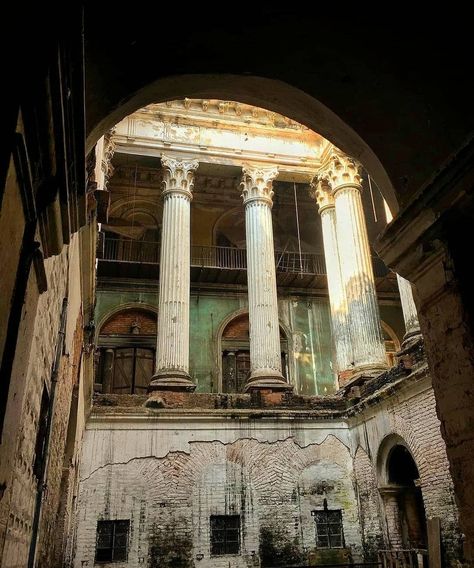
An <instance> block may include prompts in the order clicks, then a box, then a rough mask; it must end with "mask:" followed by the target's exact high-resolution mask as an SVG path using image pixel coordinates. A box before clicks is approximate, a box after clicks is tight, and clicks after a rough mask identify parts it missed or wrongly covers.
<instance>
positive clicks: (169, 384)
mask: <svg viewBox="0 0 474 568" xmlns="http://www.w3.org/2000/svg"><path fill="white" fill-rule="evenodd" d="M161 164H162V166H163V199H164V205H163V225H162V235H161V258H160V297H159V302H158V336H157V346H156V373H155V374H154V376H153V378H152V381H151V384H150V387H149V390H151V391H152V390H178V391H179V390H186V391H191V390H194V389H195V388H196V385H195V384H194V383H193V382H192V380H191V378H190V376H189V373H188V371H189V295H190V273H189V271H190V247H191V244H190V241H191V233H190V213H191V211H190V209H191V199H192V189H193V185H194V172H195V170H196V169H197V167H198V165H199V163H198V162H197V160H182V161H181V160H177V159H174V158H171V157H167V156H162V158H161Z"/></svg>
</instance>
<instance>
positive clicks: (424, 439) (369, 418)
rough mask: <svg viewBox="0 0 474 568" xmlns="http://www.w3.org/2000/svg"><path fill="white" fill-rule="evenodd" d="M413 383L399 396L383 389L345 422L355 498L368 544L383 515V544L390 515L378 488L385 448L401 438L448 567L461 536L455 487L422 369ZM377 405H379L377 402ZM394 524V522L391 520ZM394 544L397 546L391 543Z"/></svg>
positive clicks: (374, 537) (383, 473)
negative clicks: (438, 531) (359, 501)
mask: <svg viewBox="0 0 474 568" xmlns="http://www.w3.org/2000/svg"><path fill="white" fill-rule="evenodd" d="M419 374H420V378H419V379H418V380H416V381H407V382H406V384H405V385H404V386H402V387H401V388H400V389H399V390H398V391H397V392H395V393H394V392H393V391H392V392H390V387H387V388H386V389H385V394H383V392H384V391H383V390H382V393H378V394H376V395H374V396H373V399H372V401H371V399H370V397H369V399H368V400H367V401H366V402H365V403H361V404H360V408H359V410H360V413H357V414H356V415H354V416H353V418H351V419H350V420H349V425H350V427H351V439H352V443H353V444H354V446H353V451H355V460H354V467H355V473H356V478H357V483H358V486H359V495H360V496H361V497H362V498H363V499H364V503H365V504H364V510H365V511H366V513H364V517H365V518H366V519H367V522H365V527H364V533H365V538H366V542H367V543H368V541H371V540H373V541H374V542H376V541H377V540H378V538H379V535H380V534H381V533H380V530H379V529H378V527H377V526H376V525H375V524H374V519H375V517H374V515H375V514H376V512H377V510H379V511H381V512H382V523H381V526H382V528H383V530H384V533H385V542H386V543H387V544H388V542H387V522H388V524H390V523H391V519H390V518H388V519H387V518H386V517H387V516H388V517H390V515H391V514H392V513H393V511H392V510H391V509H390V507H389V506H387V507H384V505H383V503H382V500H381V497H380V493H379V491H378V487H381V486H384V485H386V484H387V483H388V481H387V473H386V458H387V449H388V448H389V447H390V442H391V440H392V439H398V438H400V439H401V441H402V443H404V444H405V445H406V447H407V448H408V449H409V451H410V453H411V455H412V456H413V459H414V461H415V463H416V465H417V468H418V472H419V474H420V482H421V491H422V495H423V503H424V507H425V513H426V518H427V519H430V518H436V517H438V518H440V519H441V539H442V547H443V555H444V558H445V561H446V562H448V563H449V562H451V561H453V562H454V561H455V559H456V558H460V557H461V535H460V532H459V527H458V514H457V509H456V505H455V501H454V488H453V482H452V479H451V476H450V471H449V464H448V459H447V455H446V446H445V443H444V440H443V438H442V436H441V430H440V422H439V420H438V418H437V414H436V401H435V398H434V393H433V390H432V388H431V380H430V377H429V375H428V374H427V370H426V367H425V369H424V370H423V369H422V370H420V372H419ZM376 400H377V402H376ZM392 521H393V519H392ZM393 522H395V521H393ZM392 544H396V543H393V542H392Z"/></svg>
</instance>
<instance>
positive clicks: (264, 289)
mask: <svg viewBox="0 0 474 568" xmlns="http://www.w3.org/2000/svg"><path fill="white" fill-rule="evenodd" d="M277 173H278V171H277V170H276V169H275V168H272V169H267V170H265V169H255V168H248V167H244V168H243V178H242V179H243V181H242V186H243V198H244V204H245V227H246V238H247V280H248V296H249V321H250V376H249V378H248V382H247V387H246V390H253V389H267V388H268V389H272V390H281V389H287V390H289V389H291V387H290V386H289V385H288V383H287V382H286V381H285V379H284V378H283V375H282V372H281V348H280V326H279V321H278V302H277V289H276V273H275V253H274V248H273V226H272V213H271V206H272V200H271V198H272V195H273V191H272V190H271V182H272V179H273V178H274V177H275V176H276V175H277Z"/></svg>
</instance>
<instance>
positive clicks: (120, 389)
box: [96, 308, 156, 394]
mask: <svg viewBox="0 0 474 568" xmlns="http://www.w3.org/2000/svg"><path fill="white" fill-rule="evenodd" d="M155 346H156V314H154V313H153V312H150V311H148V310H143V309H135V308H133V309H126V310H123V311H121V312H118V313H116V314H114V315H113V316H111V317H110V318H109V319H108V320H107V321H106V322H105V324H104V325H103V326H102V328H101V330H100V333H99V339H98V350H99V358H98V362H97V368H96V390H98V391H100V392H103V393H113V394H140V393H142V394H144V393H146V392H147V388H148V385H149V384H150V380H151V377H152V375H153V371H154V361H155Z"/></svg>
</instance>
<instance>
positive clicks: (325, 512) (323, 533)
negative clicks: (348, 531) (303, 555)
mask: <svg viewBox="0 0 474 568" xmlns="http://www.w3.org/2000/svg"><path fill="white" fill-rule="evenodd" d="M311 515H312V516H313V517H314V525H315V532H316V548H323V549H327V550H330V549H336V548H345V542H344V523H343V517H342V509H328V508H327V507H324V509H316V510H314V511H312V512H311ZM332 515H338V521H337V522H334V521H331V520H330V518H331V516H332ZM318 517H319V518H320V519H321V517H324V520H322V521H321V520H318ZM331 526H333V527H334V526H337V527H338V528H339V531H338V532H337V533H335V532H333V531H331ZM323 527H324V530H322V528H323ZM331 537H333V540H335V538H336V537H337V541H338V542H339V543H340V544H334V543H333V542H331ZM323 538H325V539H327V545H326V546H325V545H324V544H321V540H320V539H323Z"/></svg>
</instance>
